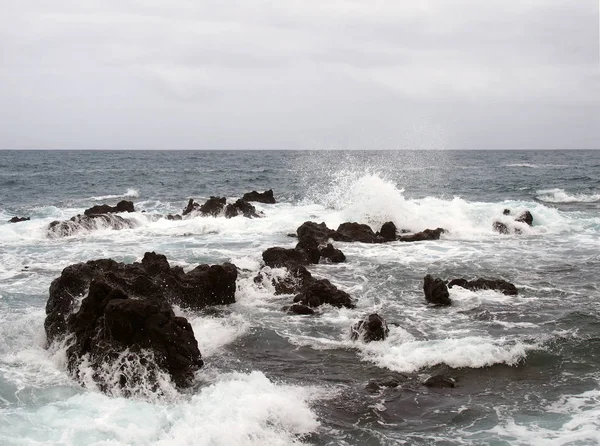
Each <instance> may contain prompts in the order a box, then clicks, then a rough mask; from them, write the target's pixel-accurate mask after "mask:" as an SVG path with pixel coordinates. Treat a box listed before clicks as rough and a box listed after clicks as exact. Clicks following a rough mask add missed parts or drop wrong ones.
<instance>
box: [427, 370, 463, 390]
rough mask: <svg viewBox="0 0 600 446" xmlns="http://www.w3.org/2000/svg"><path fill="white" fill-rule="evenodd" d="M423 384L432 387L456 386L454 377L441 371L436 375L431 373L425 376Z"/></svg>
mask: <svg viewBox="0 0 600 446" xmlns="http://www.w3.org/2000/svg"><path fill="white" fill-rule="evenodd" d="M423 384H424V385H425V386H426V387H434V388H438V389H439V388H454V387H456V379H454V378H453V377H451V376H450V375H448V374H445V373H442V374H438V375H433V376H430V377H429V378H427V379H426V380H425V381H424V382H423Z"/></svg>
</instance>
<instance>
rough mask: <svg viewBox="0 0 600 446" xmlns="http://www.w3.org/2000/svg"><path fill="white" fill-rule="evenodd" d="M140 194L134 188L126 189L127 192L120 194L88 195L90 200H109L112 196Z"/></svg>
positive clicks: (135, 196)
mask: <svg viewBox="0 0 600 446" xmlns="http://www.w3.org/2000/svg"><path fill="white" fill-rule="evenodd" d="M139 196H140V193H139V192H138V191H137V190H136V189H127V192H125V193H124V194H121V195H99V196H97V197H90V200H94V201H100V200H111V199H114V198H137V197H139Z"/></svg>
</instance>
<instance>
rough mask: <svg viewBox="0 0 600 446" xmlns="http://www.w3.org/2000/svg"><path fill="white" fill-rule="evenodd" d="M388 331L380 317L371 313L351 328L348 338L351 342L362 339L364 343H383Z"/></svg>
mask: <svg viewBox="0 0 600 446" xmlns="http://www.w3.org/2000/svg"><path fill="white" fill-rule="evenodd" d="M389 332H390V329H389V328H388V326H387V323H386V322H385V319H383V318H382V317H381V316H379V315H378V314H377V313H373V314H370V315H368V316H367V317H365V318H364V319H363V320H362V321H359V322H357V323H356V324H355V325H354V326H353V327H352V331H351V334H350V338H351V339H352V340H353V341H356V340H358V339H362V340H363V341H364V342H372V341H383V340H384V339H385V338H387V336H388V334H389Z"/></svg>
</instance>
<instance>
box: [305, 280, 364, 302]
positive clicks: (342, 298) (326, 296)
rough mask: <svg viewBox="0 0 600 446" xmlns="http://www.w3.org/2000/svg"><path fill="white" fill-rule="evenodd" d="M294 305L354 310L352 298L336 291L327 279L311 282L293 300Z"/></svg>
mask: <svg viewBox="0 0 600 446" xmlns="http://www.w3.org/2000/svg"><path fill="white" fill-rule="evenodd" d="M294 302H295V303H301V304H303V305H308V306H309V307H313V308H314V307H318V306H320V305H323V304H329V305H332V306H334V307H346V308H354V303H353V302H352V298H351V297H350V295H349V294H348V293H346V292H345V291H342V290H339V289H337V288H336V287H335V286H334V285H332V283H331V282H330V281H329V280H327V279H320V280H313V281H311V282H309V283H308V285H307V286H306V287H304V289H302V291H301V292H300V294H298V295H297V296H296V297H295V298H294Z"/></svg>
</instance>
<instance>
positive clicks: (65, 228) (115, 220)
mask: <svg viewBox="0 0 600 446" xmlns="http://www.w3.org/2000/svg"><path fill="white" fill-rule="evenodd" d="M137 225H138V224H137V222H135V221H134V220H130V219H127V218H123V217H121V216H119V215H113V214H92V215H83V216H82V215H77V216H75V217H71V218H70V219H69V220H65V221H53V222H51V223H50V224H49V225H48V229H47V231H48V235H49V236H51V237H68V236H70V235H73V234H76V233H77V232H81V231H94V230H97V229H114V230H120V229H130V228H135V227H136V226H137Z"/></svg>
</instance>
